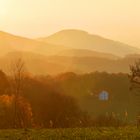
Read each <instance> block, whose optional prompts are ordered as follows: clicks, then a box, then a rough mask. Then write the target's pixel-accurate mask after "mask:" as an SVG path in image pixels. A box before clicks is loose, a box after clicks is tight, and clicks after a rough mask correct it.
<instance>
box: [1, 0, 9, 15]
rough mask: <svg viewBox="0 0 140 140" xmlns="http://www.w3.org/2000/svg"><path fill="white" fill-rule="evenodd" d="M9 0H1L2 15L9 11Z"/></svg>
mask: <svg viewBox="0 0 140 140" xmlns="http://www.w3.org/2000/svg"><path fill="white" fill-rule="evenodd" d="M7 10H8V9H7V1H6V0H0V16H4V15H6V13H7Z"/></svg>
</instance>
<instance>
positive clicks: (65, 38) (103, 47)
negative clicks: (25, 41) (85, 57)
mask: <svg viewBox="0 0 140 140" xmlns="http://www.w3.org/2000/svg"><path fill="white" fill-rule="evenodd" d="M38 40H40V41H43V42H48V43H51V44H55V45H63V46H67V47H72V48H75V49H89V50H94V51H99V52H105V53H112V54H114V55H118V56H124V55H127V54H130V53H140V49H138V48H135V47H132V46H130V45H127V44H124V43H121V42H118V41H113V40H110V39H106V38H103V37H101V36H98V35H92V34H89V33H87V32H85V31H81V30H62V31H60V32H57V33H55V34H53V35H51V36H49V37H44V38H39V39H38Z"/></svg>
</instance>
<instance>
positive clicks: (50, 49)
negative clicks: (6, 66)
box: [0, 31, 68, 55]
mask: <svg viewBox="0 0 140 140" xmlns="http://www.w3.org/2000/svg"><path fill="white" fill-rule="evenodd" d="M63 49H68V48H67V47H66V48H65V47H63V46H60V45H52V44H49V43H44V42H40V41H37V40H34V39H29V38H25V37H20V36H16V35H12V34H9V33H6V32H2V31H1V32H0V55H4V54H6V53H8V52H12V51H28V52H36V53H41V54H45V55H52V54H53V55H54V54H55V53H57V52H59V51H60V50H63Z"/></svg>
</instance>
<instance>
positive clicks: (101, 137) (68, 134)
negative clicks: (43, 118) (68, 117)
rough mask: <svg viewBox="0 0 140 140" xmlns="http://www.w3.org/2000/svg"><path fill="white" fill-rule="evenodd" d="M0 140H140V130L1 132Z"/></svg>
mask: <svg viewBox="0 0 140 140" xmlns="http://www.w3.org/2000/svg"><path fill="white" fill-rule="evenodd" d="M0 140H140V130H139V129H137V128H135V127H125V128H86V129H84V128H77V129H76V128H74V129H31V130H1V131H0Z"/></svg>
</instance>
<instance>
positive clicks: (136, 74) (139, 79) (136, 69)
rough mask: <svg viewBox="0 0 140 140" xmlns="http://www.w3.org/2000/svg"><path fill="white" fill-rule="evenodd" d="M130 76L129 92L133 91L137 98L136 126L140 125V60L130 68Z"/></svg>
mask: <svg viewBox="0 0 140 140" xmlns="http://www.w3.org/2000/svg"><path fill="white" fill-rule="evenodd" d="M130 70H131V74H130V75H129V76H130V82H131V87H130V90H135V92H134V93H135V95H136V96H137V106H138V117H137V125H140V108H139V107H140V59H139V60H137V61H136V62H135V63H134V64H133V65H131V66H130Z"/></svg>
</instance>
